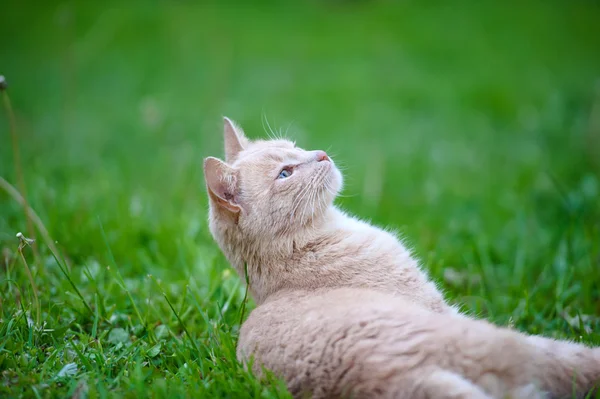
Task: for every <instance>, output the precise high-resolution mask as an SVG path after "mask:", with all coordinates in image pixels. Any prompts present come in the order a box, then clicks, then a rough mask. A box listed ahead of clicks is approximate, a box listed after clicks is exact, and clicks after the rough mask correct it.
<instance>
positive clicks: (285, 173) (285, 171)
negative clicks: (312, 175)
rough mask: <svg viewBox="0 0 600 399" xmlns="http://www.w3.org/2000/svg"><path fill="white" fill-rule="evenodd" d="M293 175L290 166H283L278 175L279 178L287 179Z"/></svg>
mask: <svg viewBox="0 0 600 399" xmlns="http://www.w3.org/2000/svg"><path fill="white" fill-rule="evenodd" d="M291 175H292V170H291V169H289V168H283V169H282V170H281V172H279V176H277V178H278V179H285V178H287V177H290V176H291Z"/></svg>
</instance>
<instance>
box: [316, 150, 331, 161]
mask: <svg viewBox="0 0 600 399" xmlns="http://www.w3.org/2000/svg"><path fill="white" fill-rule="evenodd" d="M315 155H316V157H317V162H321V161H329V157H328V156H327V153H326V152H325V151H321V150H318V151H315Z"/></svg>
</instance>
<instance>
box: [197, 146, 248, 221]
mask: <svg viewBox="0 0 600 399" xmlns="http://www.w3.org/2000/svg"><path fill="white" fill-rule="evenodd" d="M232 177H233V178H232ZM204 178H205V180H206V186H207V188H208V191H209V195H210V196H211V197H212V199H213V200H214V201H215V203H216V205H218V206H219V207H220V208H224V209H227V210H229V211H230V212H235V213H237V212H239V211H240V206H239V205H238V204H237V203H236V202H235V195H234V193H235V191H236V184H237V179H236V178H235V171H234V170H233V169H232V168H231V167H230V166H229V165H227V164H226V163H225V162H223V161H221V160H219V159H217V158H212V157H211V158H206V160H205V161H204Z"/></svg>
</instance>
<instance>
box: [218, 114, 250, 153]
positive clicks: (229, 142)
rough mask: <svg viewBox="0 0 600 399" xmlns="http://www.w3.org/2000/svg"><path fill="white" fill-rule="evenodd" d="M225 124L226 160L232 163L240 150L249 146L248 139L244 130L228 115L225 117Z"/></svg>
mask: <svg viewBox="0 0 600 399" xmlns="http://www.w3.org/2000/svg"><path fill="white" fill-rule="evenodd" d="M223 125H224V129H223V136H224V138H225V162H228V163H232V162H233V161H234V160H235V158H236V157H237V155H238V154H239V153H240V151H242V150H243V149H244V148H246V147H247V146H248V139H247V138H246V136H244V131H243V130H242V129H241V128H240V127H238V126H236V125H235V123H233V121H232V120H231V119H229V118H228V117H226V116H224V117H223Z"/></svg>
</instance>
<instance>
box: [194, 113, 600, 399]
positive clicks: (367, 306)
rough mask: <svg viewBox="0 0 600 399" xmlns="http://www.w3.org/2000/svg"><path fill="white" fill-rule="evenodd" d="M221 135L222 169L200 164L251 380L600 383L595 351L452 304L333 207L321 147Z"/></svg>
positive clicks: (357, 385) (522, 385)
mask: <svg viewBox="0 0 600 399" xmlns="http://www.w3.org/2000/svg"><path fill="white" fill-rule="evenodd" d="M224 141H225V161H222V160H219V159H217V158H213V157H209V158H206V159H205V161H204V175H205V181H206V186H207V192H208V197H209V228H210V231H211V234H212V235H213V237H214V239H215V241H216V242H217V244H218V245H219V247H220V249H221V250H222V252H223V253H224V255H225V256H226V258H227V259H228V261H229V262H230V263H231V265H232V266H233V267H234V268H235V269H236V270H237V272H238V273H239V274H240V276H241V277H242V278H245V277H246V276H247V278H248V281H249V290H250V292H251V294H252V296H253V297H254V299H255V302H256V304H257V305H258V306H257V308H256V309H255V310H254V311H253V312H251V314H250V315H249V317H248V319H247V320H246V321H245V322H244V324H243V326H242V328H241V330H240V337H239V342H238V348H237V350H238V358H239V360H240V361H242V362H251V363H252V365H253V366H252V367H253V370H254V371H255V372H256V373H258V374H261V370H262V367H263V366H264V367H266V368H268V369H270V370H272V371H273V372H274V373H275V374H276V375H278V376H280V377H282V378H283V379H284V380H285V381H286V383H287V386H288V388H289V390H290V392H291V393H292V394H293V395H294V396H295V397H304V395H309V396H312V397H315V398H329V397H346V396H351V397H356V398H379V397H380V398H391V397H394V398H428V397H451V398H500V397H506V396H507V395H508V396H511V397H520V398H529V397H539V398H542V397H568V396H569V395H571V394H573V393H575V394H576V395H577V396H581V395H584V394H586V393H587V392H589V391H590V390H591V389H593V388H594V384H596V383H597V382H600V348H588V347H586V346H584V345H580V344H575V343H569V342H564V341H555V340H551V339H548V338H543V337H538V336H528V335H525V334H522V333H518V332H516V331H513V330H509V329H505V328H500V327H496V326H494V325H492V324H490V323H488V322H485V321H482V320H473V319H470V318H469V317H467V316H465V315H462V314H460V313H459V312H458V311H457V310H456V308H455V307H453V306H451V305H450V304H448V303H447V301H446V300H445V299H444V296H443V294H442V292H441V291H440V290H439V289H438V288H437V287H436V285H435V284H434V283H433V282H432V281H431V280H430V279H429V278H428V276H427V274H426V273H425V272H424V271H423V270H422V269H421V268H420V267H419V265H418V262H417V261H416V260H415V259H414V258H413V257H412V256H411V254H410V252H409V251H408V250H407V249H406V248H405V246H404V245H403V244H402V242H401V241H400V240H399V239H397V238H396V236H395V235H394V234H392V233H390V232H388V231H385V230H381V229H379V228H377V227H374V226H371V225H369V224H368V223H365V222H362V221H360V220H357V219H355V218H353V217H351V216H349V215H347V214H345V213H344V212H342V211H341V210H339V209H337V208H336V207H335V206H334V205H333V201H334V199H335V197H336V196H337V194H338V192H339V191H340V190H341V188H342V185H343V178H342V175H341V173H340V172H339V170H338V169H337V167H336V166H335V164H334V162H333V160H332V159H331V158H330V157H329V156H328V155H327V154H326V153H325V152H324V151H305V150H302V149H300V148H297V147H296V146H295V144H294V143H292V142H290V141H287V140H282V139H276V140H266V141H262V140H258V141H250V140H248V139H247V138H246V136H245V135H244V133H243V131H242V130H241V129H240V128H239V127H238V126H236V125H235V124H234V123H233V122H232V121H231V120H229V119H228V118H224ZM251 359H254V360H253V361H251Z"/></svg>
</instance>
